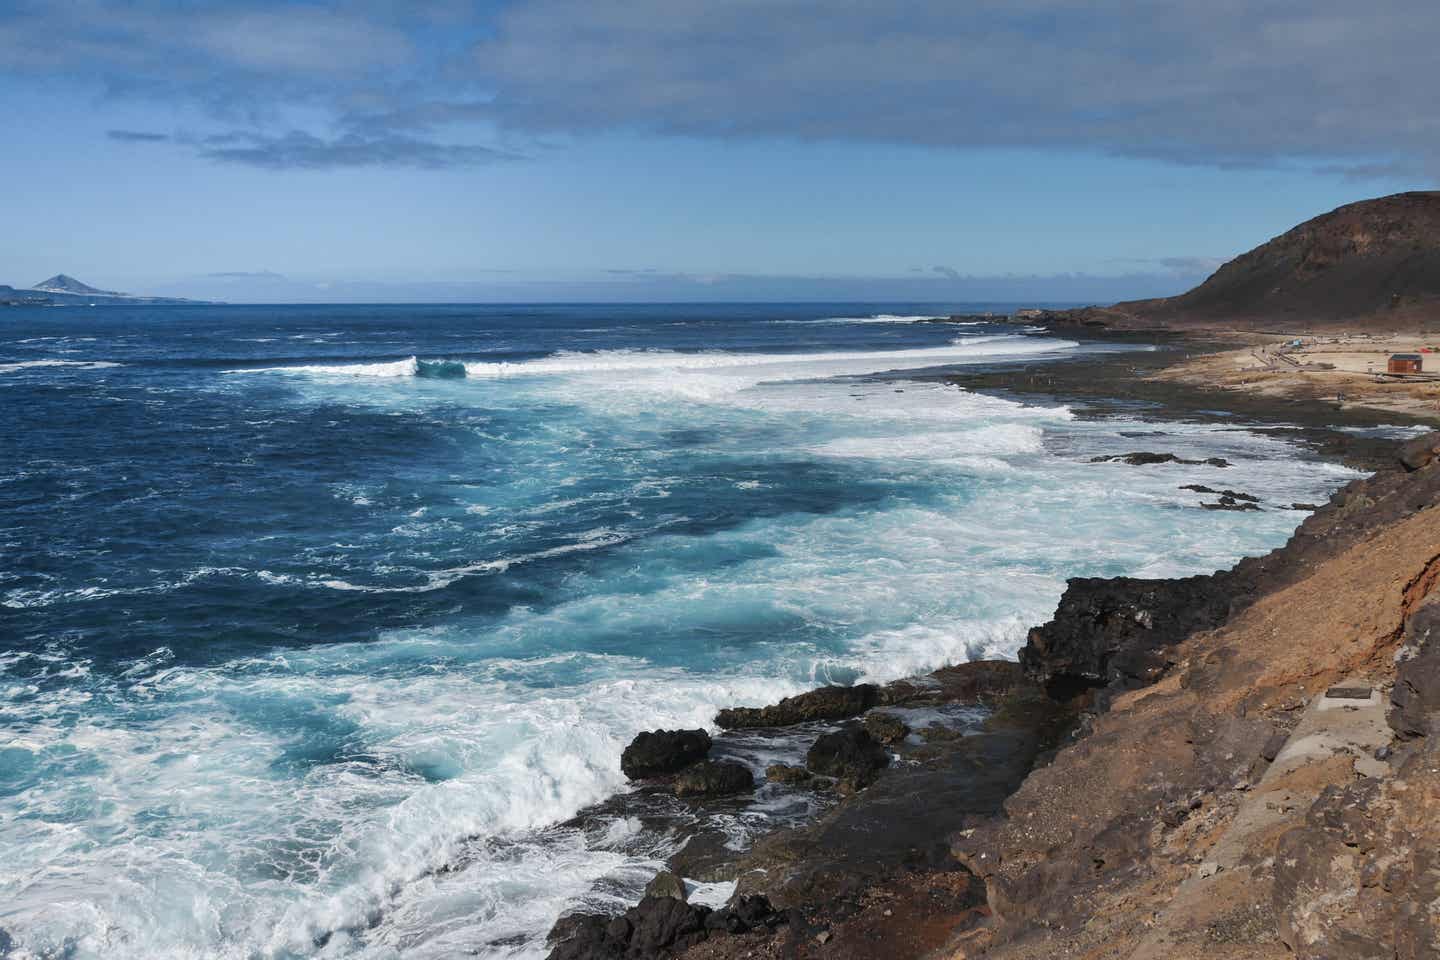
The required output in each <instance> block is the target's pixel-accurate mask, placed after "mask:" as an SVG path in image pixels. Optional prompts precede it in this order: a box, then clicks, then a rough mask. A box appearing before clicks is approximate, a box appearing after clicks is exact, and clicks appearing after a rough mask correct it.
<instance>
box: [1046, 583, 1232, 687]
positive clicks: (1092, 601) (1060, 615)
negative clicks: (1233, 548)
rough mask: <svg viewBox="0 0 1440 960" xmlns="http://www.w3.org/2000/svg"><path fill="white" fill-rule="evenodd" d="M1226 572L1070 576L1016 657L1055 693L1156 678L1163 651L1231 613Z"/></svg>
mask: <svg viewBox="0 0 1440 960" xmlns="http://www.w3.org/2000/svg"><path fill="white" fill-rule="evenodd" d="M1231 606H1232V595H1231V590H1230V585H1229V583H1228V578H1221V577H1215V576H1196V577H1185V578H1182V579H1176V580H1142V579H1136V578H1133V577H1115V578H1109V579H1105V578H1083V577H1077V578H1075V579H1072V580H1069V581H1067V583H1066V586H1065V593H1064V594H1063V595H1062V596H1061V598H1060V606H1059V608H1058V609H1057V610H1056V611H1055V616H1054V617H1053V618H1052V619H1051V620H1050V621H1049V622H1048V623H1045V624H1044V625H1042V626H1039V627H1036V628H1034V629H1032V630H1031V631H1030V634H1029V636H1028V637H1027V639H1026V643H1025V647H1024V649H1022V650H1021V651H1020V654H1019V660H1020V664H1021V666H1023V667H1024V669H1025V672H1026V674H1027V675H1029V676H1030V677H1031V678H1032V679H1034V680H1035V681H1037V682H1039V683H1041V684H1044V685H1045V687H1046V689H1047V690H1048V691H1049V692H1050V693H1051V695H1052V696H1055V697H1057V698H1059V699H1068V698H1069V697H1071V696H1074V695H1076V694H1078V693H1081V692H1083V691H1085V690H1088V689H1092V688H1095V687H1104V686H1108V685H1114V686H1116V687H1119V688H1121V689H1127V688H1132V687H1135V686H1137V685H1139V684H1143V683H1149V682H1152V681H1154V680H1155V679H1157V678H1158V677H1159V675H1160V673H1161V671H1163V670H1164V668H1165V666H1166V663H1167V662H1168V653H1167V651H1168V649H1169V648H1170V647H1172V646H1173V645H1175V644H1177V643H1179V642H1180V641H1181V640H1183V639H1185V637H1187V636H1189V635H1190V634H1191V633H1193V632H1195V631H1197V630H1208V629H1210V628H1212V627H1215V626H1217V625H1218V624H1220V623H1221V622H1223V621H1224V620H1225V618H1226V617H1227V616H1229V614H1230V610H1231Z"/></svg>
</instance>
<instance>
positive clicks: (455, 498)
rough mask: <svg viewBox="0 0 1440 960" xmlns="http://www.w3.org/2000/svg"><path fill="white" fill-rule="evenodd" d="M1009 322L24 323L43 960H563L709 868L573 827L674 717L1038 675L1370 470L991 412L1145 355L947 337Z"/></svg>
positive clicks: (16, 427)
mask: <svg viewBox="0 0 1440 960" xmlns="http://www.w3.org/2000/svg"><path fill="white" fill-rule="evenodd" d="M976 309H980V308H978V307H977V306H976V305H966V304H943V305H933V304H930V305H916V304H884V305H876V304H863V305H857V304H807V305H793V304H787V305H754V304H748V305H647V306H573V305H567V306H283V307H272V306H264V307H261V306H255V307H238V306H232V307H226V306H213V307H212V306H194V307H189V306H185V307H135V308H130V307H105V308H94V309H86V308H49V309H46V308H17V309H8V310H4V311H3V312H0V410H3V412H4V417H3V422H0V712H3V725H0V864H3V868H0V928H3V929H4V930H5V931H7V933H8V936H9V937H10V938H12V940H13V944H14V946H15V950H16V954H15V955H17V956H30V955H34V956H46V957H48V956H64V957H68V958H77V960H83V958H102V957H103V958H106V960H117V958H145V960H154V958H170V957H177V958H180V957H185V958H190V957H193V958H215V957H223V958H246V960H248V958H291V957H364V958H394V957H400V956H404V957H406V958H439V957H451V956H456V955H470V956H484V957H517V958H519V957H525V958H531V957H541V956H543V955H544V953H545V945H544V935H545V933H546V931H547V930H548V928H549V926H550V925H551V923H552V922H553V921H554V920H555V918H556V917H557V916H559V915H560V914H561V913H562V912H563V911H566V910H570V909H575V908H577V907H585V908H589V909H602V910H603V909H615V908H618V907H619V906H620V905H621V904H623V903H625V902H626V901H627V900H629V899H632V898H634V897H635V896H637V895H638V892H639V890H640V889H641V888H642V887H643V886H644V884H645V882H646V880H647V879H648V878H649V877H650V876H651V875H652V874H653V873H654V871H655V870H656V869H658V868H659V866H660V864H661V860H662V858H663V857H664V856H665V855H666V854H667V853H668V852H669V849H670V847H668V846H667V844H673V842H674V840H673V838H666V837H660V836H657V835H655V834H654V833H653V832H651V831H647V830H646V828H645V826H644V824H643V823H641V822H639V821H637V820H635V819H634V818H626V817H623V816H615V817H612V818H610V819H609V820H605V819H604V818H600V819H598V820H595V819H592V820H591V821H588V822H587V825H586V826H585V827H583V828H582V827H577V826H574V825H567V820H569V818H571V817H573V816H574V815H575V814H576V813H577V812H578V811H581V810H582V809H584V808H586V807H587V806H589V805H593V804H595V803H597V802H598V801H601V800H603V799H605V798H606V797H609V796H611V795H613V794H615V793H616V792H618V791H623V790H625V789H626V782H625V779H624V778H623V776H622V775H621V773H620V769H619V757H620V753H621V751H622V750H623V748H624V747H625V745H626V744H627V743H628V742H629V740H630V738H631V737H633V736H634V734H635V733H637V732H639V731H641V730H645V729H653V728H657V727H665V728H674V727H697V726H707V725H709V724H710V723H711V721H712V718H713V716H714V713H715V711H716V709H717V708H719V707H722V706H730V705H736V704H755V705H758V704H763V703H769V702H772V701H774V700H776V699H778V698H780V697H782V696H785V695H789V694H792V693H796V692H798V691H800V690H803V689H806V688H808V687H810V686H814V685H816V684H819V683H824V682H840V683H848V682H853V681H859V680H888V679H893V678H896V677H900V676H904V675H908V674H912V673H915V672H918V671H925V670H929V669H932V668H934V667H937V666H940V665H943V664H946V663H951V662H956V661H963V660H967V659H972V658H978V657H1013V655H1014V654H1015V652H1016V650H1017V649H1018V648H1019V646H1020V645H1021V644H1022V643H1023V641H1024V636H1025V631H1026V630H1027V628H1028V627H1030V626H1032V625H1034V624H1037V623H1039V622H1042V621H1044V620H1045V619H1047V618H1048V617H1049V615H1050V614H1051V612H1052V611H1053V610H1054V607H1055V604H1056V601H1057V600H1058V598H1059V596H1060V593H1061V591H1062V590H1063V588H1064V582H1065V579H1066V578H1067V577H1072V576H1116V575H1135V576H1173V575H1184V574H1192V573H1201V572H1209V571H1212V570H1215V569H1217V568H1220V567H1225V566H1228V565H1230V564H1231V563H1233V562H1234V561H1235V560H1237V559H1238V558H1240V557H1241V556H1244V555H1247V554H1255V553H1260V552H1264V551H1265V550H1268V549H1270V548H1272V547H1275V546H1278V545H1279V544H1281V543H1282V542H1284V540H1285V539H1286V538H1287V537H1288V535H1289V534H1290V532H1291V531H1292V530H1293V528H1294V527H1295V526H1296V524H1297V523H1298V522H1299V520H1300V519H1301V518H1302V517H1303V516H1304V514H1303V513H1300V512H1296V511H1293V510H1281V509H1271V508H1270V507H1272V506H1273V505H1275V504H1287V505H1288V504H1290V503H1291V502H1312V503H1313V502H1319V501H1322V500H1323V499H1324V498H1325V497H1326V496H1327V495H1328V494H1329V492H1330V491H1332V490H1333V489H1334V488H1335V487H1337V486H1338V485H1340V484H1342V483H1344V482H1346V481H1347V480H1349V479H1352V478H1353V477H1355V476H1356V475H1357V474H1355V473H1354V472H1353V471H1351V470H1348V469H1346V468H1344V467H1341V466H1338V465H1335V464H1330V463H1326V462H1323V461H1320V460H1318V459H1316V458H1315V457H1313V456H1312V455H1310V454H1309V453H1307V452H1306V451H1305V450H1304V449H1303V448H1301V447H1299V446H1297V445H1294V444H1292V443H1290V442H1288V441H1287V440H1285V439H1283V438H1281V437H1278V436H1274V435H1269V434H1267V433H1266V432H1265V431H1263V430H1251V429H1245V428H1244V427H1243V425H1240V426H1233V425H1227V424H1224V423H1223V422H1222V423H1193V422H1190V423H1182V422H1168V421H1165V420H1163V419H1162V420H1157V419H1155V418H1154V417H1153V416H1150V417H1146V416H1142V412H1141V411H1137V412H1136V413H1135V414H1134V415H1133V416H1132V415H1122V416H1109V417H1105V418H1100V419H1096V418H1087V417H1080V416H1077V415H1076V411H1074V410H1072V409H1070V408H1069V407H1067V406H1066V405H1064V404H1062V403H1060V402H1058V401H1057V402H1055V403H1052V404H1046V405H1027V404H1022V403H1019V402H1015V401H1012V400H1008V399H1003V398H1000V397H994V396H984V395H977V394H974V393H969V392H966V391H964V390H962V389H960V388H958V387H956V386H954V385H951V384H948V383H946V382H945V380H944V379H943V378H941V377H936V376H934V374H935V373H937V372H939V371H943V369H944V368H946V367H957V366H972V367H973V366H974V365H977V364H982V365H987V366H993V365H1006V364H1015V363H1020V362H1024V363H1035V362H1037V361H1054V362H1062V361H1075V362H1083V358H1084V356H1085V355H1086V354H1087V353H1089V352H1094V351H1108V350H1115V349H1143V347H1124V348H1121V347H1116V346H1097V345H1084V344H1080V343H1077V342H1075V341H1067V340H1063V339H1059V338H1056V337H1054V336H1050V335H1047V334H1045V333H1044V332H1042V331H1039V330H1036V329H1032V328H1027V327H1025V326H1023V325H1016V324H1010V323H1005V322H1000V321H995V322H990V321H981V322H974V323H970V324H967V325H954V324H935V323H916V322H911V321H913V320H915V319H917V318H923V317H933V316H943V315H947V314H949V313H952V312H970V311H973V310H976ZM901 371H910V372H913V371H926V375H925V376H921V377H916V376H914V375H913V373H911V374H906V373H902V372H901ZM1132 450H1162V451H1167V452H1174V453H1179V454H1181V455H1183V456H1186V457H1190V458H1193V459H1203V458H1205V457H1217V456H1218V457H1224V458H1226V459H1227V460H1230V461H1231V462H1232V463H1233V466H1231V467H1230V468H1228V469H1224V470H1221V469H1218V468H1216V467H1212V466H1187V465H1178V464H1168V465H1163V466H1152V467H1132V466H1127V465H1124V464H1115V463H1092V462H1091V459H1092V458H1093V457H1095V456H1099V455H1103V454H1111V453H1124V452H1128V451H1132ZM1194 483H1200V484H1206V483H1208V484H1211V485H1214V486H1223V487H1227V488H1232V489H1240V490H1245V491H1248V492H1249V493H1252V494H1255V495H1257V496H1260V497H1261V498H1263V500H1264V501H1265V503H1266V506H1267V509H1265V510H1263V511H1261V512H1251V513H1231V512H1224V511H1209V510H1203V509H1200V508H1199V506H1198V505H1199V503H1200V501H1201V499H1203V498H1202V497H1201V496H1200V495H1199V494H1196V493H1194V492H1190V491H1186V490H1182V489H1180V488H1181V487H1182V486H1183V485H1186V484H1194ZM757 766H758V764H757ZM759 772H760V770H758V769H757V773H759ZM765 823H766V817H765V814H764V807H763V804H762V805H757V810H756V812H755V813H753V815H748V816H740V817H737V818H736V821H735V824H734V828H735V836H734V843H735V844H736V845H737V846H743V845H744V844H746V843H748V842H749V840H750V838H751V837H752V836H753V835H754V834H755V832H757V831H760V830H763V829H764V828H765ZM724 893H725V890H724V889H723V885H721V889H718V890H712V891H710V894H711V895H712V896H717V897H719V896H723V895H724Z"/></svg>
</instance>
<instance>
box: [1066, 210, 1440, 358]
mask: <svg viewBox="0 0 1440 960" xmlns="http://www.w3.org/2000/svg"><path fill="white" fill-rule="evenodd" d="M1087 313H1090V314H1091V316H1092V317H1098V318H1099V319H1101V320H1107V321H1108V322H1111V323H1116V322H1118V323H1119V324H1120V325H1134V324H1135V323H1136V322H1139V323H1141V324H1149V325H1153V324H1164V325H1176V326H1191V325H1194V326H1234V327H1239V328H1248V329H1255V328H1266V329H1284V330H1296V329H1309V328H1316V327H1331V328H1334V327H1340V326H1349V327H1351V328H1354V329H1361V328H1366V327H1369V328H1374V329H1385V330H1396V329H1407V328H1417V327H1430V326H1436V327H1440V191H1427V192H1415V193H1397V194H1395V195H1393V196H1389V197H1380V198H1378V199H1374V200H1362V201H1360V202H1358V203H1351V204H1346V205H1345V206H1343V207H1340V208H1339V209H1336V210H1332V211H1330V212H1329V213H1326V214H1323V215H1321V216H1318V217H1316V218H1314V219H1313V220H1307V221H1305V222H1304V223H1302V224H1300V225H1299V226H1298V227H1295V228H1294V229H1292V230H1289V231H1288V232H1286V233H1283V234H1281V235H1280V236H1278V237H1276V238H1275V239H1273V240H1271V241H1269V242H1268V243H1264V244H1261V245H1260V246H1258V247H1256V248H1255V249H1254V250H1251V251H1250V252H1248V253H1244V254H1241V255H1240V256H1238V257H1236V258H1235V259H1234V260H1231V261H1230V262H1229V263H1227V264H1225V265H1224V266H1222V267H1221V268H1220V269H1219V270H1217V271H1215V273H1214V274H1212V275H1211V276H1210V278H1209V279H1207V280H1206V281H1205V282H1204V283H1202V284H1200V286H1198V287H1196V288H1195V289H1193V290H1191V291H1189V292H1188V293H1183V294H1181V295H1180V296H1178V297H1167V298H1165V299H1161V300H1138V301H1132V302H1129V303H1119V304H1116V305H1115V306H1114V307H1112V308H1109V309H1107V310H1097V311H1087Z"/></svg>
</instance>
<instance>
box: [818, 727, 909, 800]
mask: <svg viewBox="0 0 1440 960" xmlns="http://www.w3.org/2000/svg"><path fill="white" fill-rule="evenodd" d="M889 764H890V754H889V753H888V752H887V751H886V749H885V748H884V747H883V746H882V745H881V744H880V743H878V742H877V741H876V740H875V739H874V738H873V737H871V736H870V734H869V733H868V732H866V730H865V728H864V727H860V726H847V727H843V728H842V729H840V730H836V731H835V732H833V733H827V734H825V735H824V736H822V737H820V738H819V739H817V740H816V741H815V744H814V745H813V746H812V747H811V748H810V751H809V752H808V753H807V754H805V766H806V768H807V769H809V771H810V772H811V773H818V774H820V775H821V776H825V777H834V778H835V779H836V780H841V781H845V782H847V783H848V784H851V785H853V786H855V787H864V786H867V785H868V784H870V783H872V782H874V780H875V777H876V775H877V774H879V772H880V771H881V770H883V769H885V768H886V767H887V766H889Z"/></svg>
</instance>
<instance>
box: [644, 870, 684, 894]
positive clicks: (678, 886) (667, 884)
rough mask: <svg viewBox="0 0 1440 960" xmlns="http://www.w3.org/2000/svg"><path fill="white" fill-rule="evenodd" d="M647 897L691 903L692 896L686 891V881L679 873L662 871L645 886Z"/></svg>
mask: <svg viewBox="0 0 1440 960" xmlns="http://www.w3.org/2000/svg"><path fill="white" fill-rule="evenodd" d="M645 896H646V897H647V898H648V897H669V898H670V899H672V900H684V901H687V902H688V901H689V899H690V894H689V892H688V891H686V889H685V881H684V879H682V878H681V876H680V875H679V874H678V873H673V872H671V871H669V870H661V871H660V872H659V873H657V874H655V876H654V877H652V878H651V880H650V882H649V883H647V884H646V885H645Z"/></svg>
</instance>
